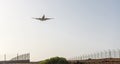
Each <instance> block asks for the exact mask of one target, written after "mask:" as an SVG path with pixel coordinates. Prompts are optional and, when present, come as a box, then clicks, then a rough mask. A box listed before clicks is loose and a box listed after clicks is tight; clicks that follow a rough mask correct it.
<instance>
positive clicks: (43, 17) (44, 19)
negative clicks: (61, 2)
mask: <svg viewBox="0 0 120 64" xmlns="http://www.w3.org/2000/svg"><path fill="white" fill-rule="evenodd" d="M33 19H36V20H40V21H46V20H50V19H53V18H45V15H43V16H42V18H33Z"/></svg>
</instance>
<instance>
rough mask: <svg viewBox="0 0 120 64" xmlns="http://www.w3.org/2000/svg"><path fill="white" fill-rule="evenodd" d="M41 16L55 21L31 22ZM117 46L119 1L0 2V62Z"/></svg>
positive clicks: (30, 0) (119, 14) (119, 30)
mask: <svg viewBox="0 0 120 64" xmlns="http://www.w3.org/2000/svg"><path fill="white" fill-rule="evenodd" d="M43 14H45V15H46V16H47V17H52V18H55V19H52V20H48V21H46V22H40V21H38V20H35V19H32V17H41V16H42V15H43ZM119 45H120V0H0V59H3V55H4V54H5V53H6V54H7V59H10V58H12V57H14V56H15V55H16V54H17V53H19V54H23V53H31V60H42V59H45V58H49V57H53V56H63V57H66V58H70V57H74V56H80V55H81V54H88V53H93V52H97V51H103V50H108V49H119V48H120V46H119Z"/></svg>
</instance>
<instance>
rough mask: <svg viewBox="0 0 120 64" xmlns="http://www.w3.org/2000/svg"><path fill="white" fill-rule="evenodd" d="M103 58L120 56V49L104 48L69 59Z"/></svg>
mask: <svg viewBox="0 0 120 64" xmlns="http://www.w3.org/2000/svg"><path fill="white" fill-rule="evenodd" d="M103 58H120V49H117V50H104V51H101V52H98V53H92V54H87V55H81V56H76V57H73V58H70V59H68V60H86V59H103Z"/></svg>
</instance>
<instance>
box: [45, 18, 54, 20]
mask: <svg viewBox="0 0 120 64" xmlns="http://www.w3.org/2000/svg"><path fill="white" fill-rule="evenodd" d="M50 19H53V18H45V20H50Z"/></svg>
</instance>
